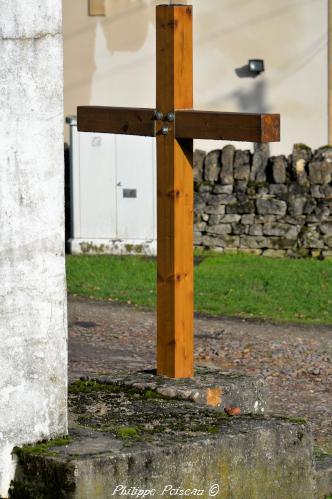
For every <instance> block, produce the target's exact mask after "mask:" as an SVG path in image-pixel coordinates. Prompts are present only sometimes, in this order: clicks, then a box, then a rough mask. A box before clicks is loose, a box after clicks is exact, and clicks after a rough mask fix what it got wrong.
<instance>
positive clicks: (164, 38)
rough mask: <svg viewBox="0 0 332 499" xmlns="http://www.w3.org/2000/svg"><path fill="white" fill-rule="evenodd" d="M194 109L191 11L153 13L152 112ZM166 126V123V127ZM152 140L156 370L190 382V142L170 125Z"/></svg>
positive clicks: (182, 7)
mask: <svg viewBox="0 0 332 499" xmlns="http://www.w3.org/2000/svg"><path fill="white" fill-rule="evenodd" d="M192 106H193V46H192V7H191V6H188V5H171V6H169V5H160V6H158V7H157V110H158V111H161V112H162V113H163V115H164V116H166V115H167V113H169V112H174V110H176V109H192ZM165 124H166V123H165ZM167 125H168V126H169V132H168V134H167V135H162V134H159V135H158V137H157V157H158V162H157V164H158V167H157V168H158V171H157V199H158V206H157V211H158V215H157V223H158V283H157V313H158V318H157V370H158V374H162V375H165V376H169V377H172V378H185V377H192V376H193V370H194V334H193V299H194V297H193V171H192V166H193V140H192V139H188V140H187V139H185V140H181V141H180V140H176V138H175V132H174V124H173V123H172V122H169V123H167Z"/></svg>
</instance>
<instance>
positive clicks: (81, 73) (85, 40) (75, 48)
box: [63, 0, 187, 115]
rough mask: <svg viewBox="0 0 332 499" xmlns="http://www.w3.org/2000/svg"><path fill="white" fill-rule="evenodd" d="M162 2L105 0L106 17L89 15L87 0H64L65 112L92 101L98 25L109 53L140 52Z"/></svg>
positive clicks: (67, 113)
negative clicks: (158, 6)
mask: <svg viewBox="0 0 332 499" xmlns="http://www.w3.org/2000/svg"><path fill="white" fill-rule="evenodd" d="M161 3H165V0H164V1H160V0H152V1H151V0H106V7H107V10H106V12H107V15H106V17H89V16H88V9H87V5H88V4H87V0H75V1H73V0H63V32H64V80H65V89H64V90H65V114H66V115H69V114H76V106H77V105H78V104H81V105H84V104H90V103H91V95H92V83H93V76H94V73H95V71H96V69H97V67H96V63H95V45H96V32H97V26H98V27H100V28H101V29H102V31H103V34H104V36H105V42H106V48H107V50H108V52H109V54H110V56H112V54H114V53H115V52H120V51H123V52H137V51H139V50H140V48H141V47H142V46H143V44H144V42H145V40H146V37H147V34H148V29H149V25H150V23H151V24H152V25H154V24H155V7H156V6H157V5H159V4H161ZM183 3H187V1H185V2H183Z"/></svg>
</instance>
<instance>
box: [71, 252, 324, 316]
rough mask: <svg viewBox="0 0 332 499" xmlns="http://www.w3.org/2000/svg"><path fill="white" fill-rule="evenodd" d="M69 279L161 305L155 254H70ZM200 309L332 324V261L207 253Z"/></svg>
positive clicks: (200, 276) (89, 292) (86, 292)
mask: <svg viewBox="0 0 332 499" xmlns="http://www.w3.org/2000/svg"><path fill="white" fill-rule="evenodd" d="M67 280H68V291H69V293H71V294H74V295H79V296H87V297H92V298H96V299H102V300H114V301H115V300H116V301H123V302H129V303H132V304H136V305H145V306H148V307H151V308H153V307H155V303H156V286H155V282H156V261H155V260H154V259H151V258H144V257H134V256H128V257H117V256H68V257H67ZM195 310H196V311H199V312H205V313H209V314H214V315H227V316H238V317H259V318H266V319H272V320H274V321H282V322H286V321H287V322H304V323H316V324H319V323H321V324H332V262H330V261H318V260H309V259H308V260H288V259H269V258H261V257H256V256H251V255H241V254H240V255H220V254H213V253H207V254H206V256H204V257H203V260H202V261H201V263H200V264H199V265H197V266H196V267H195Z"/></svg>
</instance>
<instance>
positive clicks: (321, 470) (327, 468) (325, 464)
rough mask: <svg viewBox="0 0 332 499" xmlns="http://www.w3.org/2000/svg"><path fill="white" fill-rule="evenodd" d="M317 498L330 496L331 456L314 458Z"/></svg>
mask: <svg viewBox="0 0 332 499" xmlns="http://www.w3.org/2000/svg"><path fill="white" fill-rule="evenodd" d="M316 472H317V475H316V481H317V499H325V498H326V497H331V496H332V456H326V455H325V456H320V457H318V458H316Z"/></svg>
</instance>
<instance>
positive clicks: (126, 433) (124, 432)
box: [116, 426, 139, 439]
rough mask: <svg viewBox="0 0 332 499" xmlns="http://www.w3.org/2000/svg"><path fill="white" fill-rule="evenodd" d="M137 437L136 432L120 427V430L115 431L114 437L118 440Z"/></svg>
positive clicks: (129, 428)
mask: <svg viewBox="0 0 332 499" xmlns="http://www.w3.org/2000/svg"><path fill="white" fill-rule="evenodd" d="M138 435H139V433H138V430H137V429H136V428H131V427H129V426H120V428H118V429H117V430H116V436H117V437H118V438H124V439H126V438H136V437H138Z"/></svg>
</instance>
